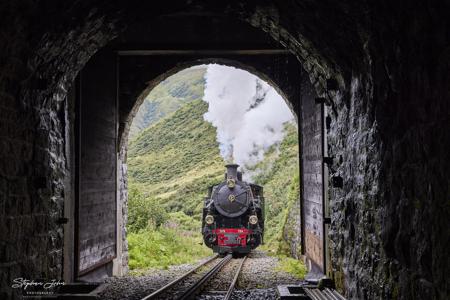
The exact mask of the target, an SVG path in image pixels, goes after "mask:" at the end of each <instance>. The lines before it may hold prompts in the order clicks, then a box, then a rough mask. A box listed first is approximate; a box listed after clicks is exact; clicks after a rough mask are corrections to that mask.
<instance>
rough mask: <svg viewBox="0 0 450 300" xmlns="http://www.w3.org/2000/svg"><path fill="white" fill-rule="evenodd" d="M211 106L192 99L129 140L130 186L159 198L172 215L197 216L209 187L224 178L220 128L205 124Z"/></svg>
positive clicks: (148, 195)
mask: <svg viewBox="0 0 450 300" xmlns="http://www.w3.org/2000/svg"><path fill="white" fill-rule="evenodd" d="M207 110H208V104H207V103H205V102H204V101H202V100H194V101H191V102H190V103H188V104H185V105H184V106H183V107H181V108H180V109H179V110H177V111H176V112H174V113H172V114H170V115H168V116H166V117H165V118H164V119H161V120H160V121H159V122H158V123H156V124H154V125H152V126H150V127H149V128H147V129H145V130H143V131H142V132H141V133H140V134H138V135H137V136H136V138H135V139H134V140H132V141H131V143H130V145H129V151H128V166H129V167H128V170H129V172H128V174H129V182H130V186H131V187H133V188H137V189H138V190H139V191H141V192H142V193H143V194H144V195H145V196H147V197H151V198H157V199H158V201H160V202H161V203H162V204H163V205H164V206H165V207H166V208H167V210H168V211H178V210H181V211H183V212H185V213H186V214H188V215H193V214H194V213H195V217H197V218H199V217H200V216H199V213H200V212H201V207H202V203H203V197H204V196H205V195H206V192H207V188H208V186H209V185H211V184H213V183H217V182H219V181H220V180H221V179H222V176H223V172H224V161H223V159H222V157H221V156H220V153H219V147H218V144H217V141H216V130H215V128H214V127H213V126H212V125H211V124H210V123H208V122H206V121H204V120H203V114H204V113H205V112H206V111H207Z"/></svg>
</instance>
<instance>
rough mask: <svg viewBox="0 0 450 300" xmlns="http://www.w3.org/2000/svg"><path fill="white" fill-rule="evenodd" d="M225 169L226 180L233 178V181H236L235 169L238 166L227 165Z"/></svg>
mask: <svg viewBox="0 0 450 300" xmlns="http://www.w3.org/2000/svg"><path fill="white" fill-rule="evenodd" d="M225 167H226V168H227V179H231V178H233V179H234V180H237V173H238V172H237V168H238V167H239V165H236V164H229V165H226V166H225Z"/></svg>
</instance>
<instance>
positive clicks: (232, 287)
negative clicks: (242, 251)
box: [223, 256, 247, 300]
mask: <svg viewBox="0 0 450 300" xmlns="http://www.w3.org/2000/svg"><path fill="white" fill-rule="evenodd" d="M246 259H247V256H245V257H244V258H243V259H242V261H241V263H240V264H239V267H238V269H237V271H236V274H235V275H234V278H233V281H232V282H231V284H230V287H229V288H228V291H227V294H226V295H225V297H224V298H223V300H229V299H230V298H231V294H233V291H234V286H235V285H236V282H237V280H238V277H239V274H240V273H241V269H242V266H243V265H244V262H245V260H246Z"/></svg>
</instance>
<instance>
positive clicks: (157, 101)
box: [130, 67, 206, 139]
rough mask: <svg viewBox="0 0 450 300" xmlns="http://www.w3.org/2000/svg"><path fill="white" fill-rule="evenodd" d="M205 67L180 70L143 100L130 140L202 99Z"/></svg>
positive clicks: (132, 125)
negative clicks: (169, 115)
mask: <svg viewBox="0 0 450 300" xmlns="http://www.w3.org/2000/svg"><path fill="white" fill-rule="evenodd" d="M205 72H206V67H196V68H190V69H185V70H182V71H180V72H178V73H176V74H174V75H172V76H170V77H169V78H167V79H166V80H164V81H163V82H161V83H160V84H158V85H157V86H156V87H155V88H154V89H153V90H152V91H151V92H150V94H148V96H147V97H146V98H145V100H144V102H143V103H142V105H141V107H140V108H139V111H138V113H137V114H136V116H135V118H134V119H133V123H132V124H131V127H130V139H133V138H134V137H135V136H136V135H137V134H138V133H139V132H140V131H141V130H143V129H145V128H147V127H149V126H150V125H152V124H154V123H156V122H158V121H159V120H160V119H162V118H164V117H165V116H167V115H168V114H170V113H172V112H174V111H176V110H177V109H179V108H180V107H181V106H183V105H184V104H186V103H187V102H190V101H193V100H196V99H202V98H203V91H204V86H205V79H204V75H205Z"/></svg>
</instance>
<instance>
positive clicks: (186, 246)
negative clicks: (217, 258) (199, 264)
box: [128, 228, 212, 275]
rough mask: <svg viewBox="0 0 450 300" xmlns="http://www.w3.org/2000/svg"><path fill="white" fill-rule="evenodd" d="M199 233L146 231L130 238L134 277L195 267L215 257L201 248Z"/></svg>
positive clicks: (207, 249) (160, 230)
mask: <svg viewBox="0 0 450 300" xmlns="http://www.w3.org/2000/svg"><path fill="white" fill-rule="evenodd" d="M201 242H202V237H201V234H200V232H192V231H180V230H178V229H173V228H159V229H157V230H152V229H146V230H141V231H139V232H138V233H129V234H128V245H129V259H130V260H129V267H130V269H131V270H132V272H131V274H135V275H137V274H140V273H141V272H142V270H144V269H145V270H148V269H167V268H168V267H169V266H171V265H180V264H186V263H193V262H195V261H197V260H198V259H199V258H201V257H205V256H208V255H211V254H212V251H211V249H209V248H207V247H206V246H204V245H202V244H201Z"/></svg>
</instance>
